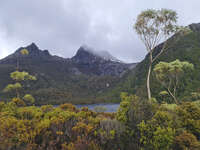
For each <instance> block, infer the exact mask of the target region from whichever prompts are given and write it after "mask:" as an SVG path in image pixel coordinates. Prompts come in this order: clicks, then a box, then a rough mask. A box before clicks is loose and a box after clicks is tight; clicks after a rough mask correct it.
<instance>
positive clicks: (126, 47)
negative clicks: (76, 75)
mask: <svg viewBox="0 0 200 150" xmlns="http://www.w3.org/2000/svg"><path fill="white" fill-rule="evenodd" d="M199 4H200V2H199V1H198V0H190V1H181V0H162V1H160V0H152V1H146V0H139V1H138V0H123V1H122V0H109V1H108V0H95V1H94V0H1V1H0V42H1V44H0V57H3V56H5V55H6V54H9V53H11V52H13V51H14V50H15V49H17V48H18V47H20V46H26V45H28V44H30V43H31V42H35V43H36V44H38V46H39V47H40V48H41V49H49V50H50V52H51V53H53V54H57V55H61V56H64V57H71V56H73V55H74V54H75V52H76V50H77V49H78V48H79V47H80V46H81V45H82V44H88V45H89V46H91V47H94V48H95V49H99V50H108V51H109V52H110V53H111V54H112V55H114V56H115V57H117V58H119V59H122V60H123V61H127V62H137V61H140V60H142V59H143V58H144V56H145V54H146V51H145V48H144V46H143V44H142V42H141V41H140V40H139V38H138V37H137V35H136V33H135V32H134V31H133V28H132V25H133V24H134V21H135V20H136V17H137V15H138V14H139V13H140V12H141V11H142V10H144V9H147V8H156V9H157V8H170V9H174V10H176V11H177V12H178V14H179V18H180V21H179V23H180V24H183V25H187V24H190V23H192V22H200V16H198V15H197V14H199V13H200V9H199Z"/></svg>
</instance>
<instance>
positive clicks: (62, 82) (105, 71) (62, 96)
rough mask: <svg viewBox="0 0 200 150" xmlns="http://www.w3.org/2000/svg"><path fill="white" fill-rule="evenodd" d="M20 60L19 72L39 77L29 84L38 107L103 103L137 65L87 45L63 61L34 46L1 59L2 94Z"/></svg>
mask: <svg viewBox="0 0 200 150" xmlns="http://www.w3.org/2000/svg"><path fill="white" fill-rule="evenodd" d="M24 48H25V49H27V50H28V51H29V55H25V56H23V55H20V51H21V50H22V49H24ZM17 61H19V66H20V70H25V71H28V72H30V73H31V74H33V75H35V76H36V77H37V78H38V80H37V81H35V82H34V83H29V84H30V85H27V86H28V87H30V88H29V89H30V91H31V93H32V94H33V95H34V96H35V98H36V100H37V101H36V103H37V104H46V103H49V102H50V103H54V104H59V103H62V102H72V103H92V102H95V101H98V102H101V101H102V102H103V101H104V100H105V99H106V96H105V97H104V96H103V98H102V95H103V94H104V92H105V91H107V90H108V89H110V88H112V87H113V86H115V85H116V84H117V83H118V81H119V80H120V79H121V78H122V76H123V75H124V74H125V73H126V72H128V71H130V70H131V69H132V68H134V67H135V66H136V64H135V63H133V64H127V63H123V62H122V61H119V60H118V59H116V58H115V57H113V56H112V55H111V54H109V53H108V52H106V51H103V52H95V51H94V50H93V49H91V48H89V47H87V46H81V47H80V48H79V49H78V51H77V53H76V54H75V56H74V57H72V58H62V57H59V56H55V55H51V54H50V53H49V51H48V50H41V49H39V47H38V46H37V45H36V44H35V43H32V44H30V45H28V46H27V47H21V48H19V49H17V50H16V51H15V53H13V54H11V55H9V56H7V57H6V58H4V59H2V60H0V71H1V74H0V78H1V79H0V90H1V91H2V89H3V88H4V87H5V86H6V85H7V84H8V83H12V80H11V79H10V78H9V74H10V73H11V72H13V71H15V69H16V64H17ZM25 89H26V87H25ZM27 91H28V88H27ZM0 96H1V97H3V98H4V97H5V99H7V98H8V97H9V95H8V94H4V93H2V92H1V95H0ZM100 99H101V100H100Z"/></svg>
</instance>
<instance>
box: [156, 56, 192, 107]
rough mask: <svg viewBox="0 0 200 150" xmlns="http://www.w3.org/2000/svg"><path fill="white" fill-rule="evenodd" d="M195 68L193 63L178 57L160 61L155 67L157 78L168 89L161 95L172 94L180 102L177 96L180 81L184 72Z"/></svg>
mask: <svg viewBox="0 0 200 150" xmlns="http://www.w3.org/2000/svg"><path fill="white" fill-rule="evenodd" d="M192 70H194V66H193V64H191V63H189V62H186V61H183V62H181V61H179V60H178V59H177V60H175V61H173V62H170V63H167V62H159V63H158V64H157V65H156V66H155V67H154V70H153V71H154V72H155V76H156V79H157V80H158V81H159V82H160V83H161V85H162V86H163V87H164V88H165V89H166V91H163V92H161V93H160V94H161V95H167V94H168V95H170V96H171V97H172V98H173V99H174V101H175V102H176V103H178V101H177V98H176V91H177V88H178V86H179V83H180V82H181V81H182V78H183V77H184V74H185V73H186V72H191V71H192Z"/></svg>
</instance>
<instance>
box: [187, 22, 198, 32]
mask: <svg viewBox="0 0 200 150" xmlns="http://www.w3.org/2000/svg"><path fill="white" fill-rule="evenodd" d="M189 27H190V29H191V30H192V31H194V32H200V23H193V24H190V25H189Z"/></svg>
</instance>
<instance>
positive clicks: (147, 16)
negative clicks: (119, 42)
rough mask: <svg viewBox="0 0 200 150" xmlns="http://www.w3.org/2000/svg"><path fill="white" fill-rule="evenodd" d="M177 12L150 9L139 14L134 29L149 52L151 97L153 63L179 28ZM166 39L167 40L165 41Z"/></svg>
mask: <svg viewBox="0 0 200 150" xmlns="http://www.w3.org/2000/svg"><path fill="white" fill-rule="evenodd" d="M177 18H178V17H177V13H176V12H175V11H173V10H169V9H161V10H154V9H149V10H146V11H143V12H141V14H139V15H138V17H137V20H136V23H135V25H134V29H135V30H136V32H137V34H138V35H139V37H140V39H141V40H142V42H143V43H144V45H145V47H146V50H147V52H148V53H149V67H148V74H147V81H146V86H147V94H148V99H151V89H150V76H151V70H152V64H153V63H154V62H155V60H157V58H158V57H159V56H160V55H161V54H162V53H163V51H164V50H165V49H166V47H167V41H166V40H167V39H168V38H169V37H170V36H171V35H172V34H174V33H175V32H176V29H177ZM164 41H165V42H164ZM160 42H164V43H163V46H162V49H161V50H160V51H159V52H158V53H157V54H155V53H154V51H155V47H156V46H157V45H158V44H159V43H160Z"/></svg>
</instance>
